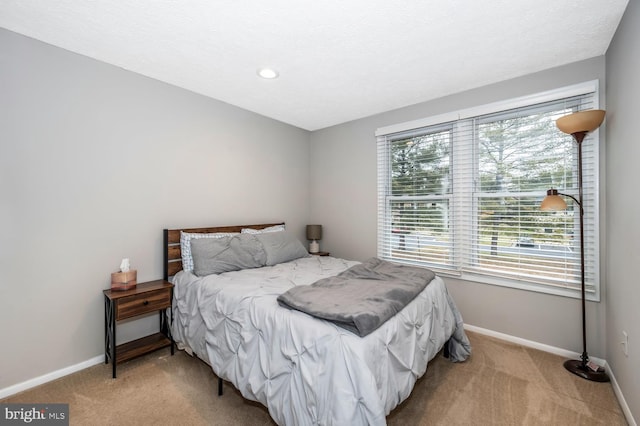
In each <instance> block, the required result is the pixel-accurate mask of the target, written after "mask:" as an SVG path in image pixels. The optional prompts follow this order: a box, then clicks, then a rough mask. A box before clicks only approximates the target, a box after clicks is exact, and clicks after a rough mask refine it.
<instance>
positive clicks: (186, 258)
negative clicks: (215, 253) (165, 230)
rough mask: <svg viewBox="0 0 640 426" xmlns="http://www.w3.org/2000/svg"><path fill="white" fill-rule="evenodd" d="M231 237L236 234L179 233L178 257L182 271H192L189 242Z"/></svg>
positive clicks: (236, 233)
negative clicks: (179, 257)
mask: <svg viewBox="0 0 640 426" xmlns="http://www.w3.org/2000/svg"><path fill="white" fill-rule="evenodd" d="M232 235H238V232H217V233H214V234H201V233H198V232H195V233H191V232H182V231H180V255H181V256H182V269H183V270H185V271H193V256H192V255H191V240H198V239H200V238H222V237H229V236H232Z"/></svg>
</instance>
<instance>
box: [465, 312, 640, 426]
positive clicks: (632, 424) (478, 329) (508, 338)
mask: <svg viewBox="0 0 640 426" xmlns="http://www.w3.org/2000/svg"><path fill="white" fill-rule="evenodd" d="M464 328H465V330H469V331H472V332H474V333H478V334H484V335H486V336H491V337H495V338H496V339H500V340H505V341H507V342H511V343H516V344H518V345H522V346H526V347H528V348H533V349H538V350H541V351H544V352H549V353H552V354H554V355H559V356H561V357H564V358H569V359H580V354H579V353H577V352H573V351H569V350H566V349H561V348H557V347H555V346H550V345H545V344H543V343H538V342H534V341H532V340H527V339H522V338H520V337H515V336H511V335H510V334H504V333H499V332H497V331H493V330H488V329H486V328H481V327H476V326H475V325H469V324H465V325H464ZM589 359H590V360H592V361H593V362H595V363H596V364H598V365H600V366H603V367H604V368H605V369H606V370H607V374H608V375H609V377H610V378H611V385H612V386H613V392H614V393H615V395H616V398H617V399H618V403H619V404H620V408H622V412H623V413H624V417H625V418H626V420H627V423H629V426H638V424H637V423H636V421H635V420H634V418H633V414H631V410H630V409H629V405H628V404H627V401H626V400H625V399H624V395H623V394H622V390H620V386H618V382H617V380H616V378H615V376H614V374H613V371H612V370H611V367H610V366H609V364H608V363H607V361H606V360H604V359H600V358H596V357H592V356H590V357H589Z"/></svg>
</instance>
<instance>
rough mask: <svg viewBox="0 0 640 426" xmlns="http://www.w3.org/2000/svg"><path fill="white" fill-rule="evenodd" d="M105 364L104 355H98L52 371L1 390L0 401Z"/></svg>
mask: <svg viewBox="0 0 640 426" xmlns="http://www.w3.org/2000/svg"><path fill="white" fill-rule="evenodd" d="M103 362H104V355H98V356H97V357H95V358H91V359H88V360H86V361H82V362H80V363H78V364H75V365H70V366H69V367H65V368H61V369H60V370H56V371H52V372H51V373H47V374H43V375H42V376H39V377H34V378H33V379H29V380H26V381H24V382H22V383H18V384H16V385H13V386H9V387H8V388H4V389H0V399H3V398H6V397H8V396H11V395H15V394H17V393H18V392H22V391H25V390H27V389H31V388H34V387H36V386H39V385H42V384H44V383H47V382H50V381H52V380H56V379H59V378H60V377H64V376H67V375H69V374H72V373H75V372H77V371H80V370H84V369H85V368H89V367H93V366H94V365H98V364H100V363H103Z"/></svg>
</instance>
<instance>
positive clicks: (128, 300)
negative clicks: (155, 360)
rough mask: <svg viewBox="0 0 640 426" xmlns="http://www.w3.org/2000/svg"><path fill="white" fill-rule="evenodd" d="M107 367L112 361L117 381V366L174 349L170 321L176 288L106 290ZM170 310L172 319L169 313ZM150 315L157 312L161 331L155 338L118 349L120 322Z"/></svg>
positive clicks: (152, 284) (151, 285) (161, 284)
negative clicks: (163, 349)
mask: <svg viewBox="0 0 640 426" xmlns="http://www.w3.org/2000/svg"><path fill="white" fill-rule="evenodd" d="M103 293H104V334H105V338H104V363H105V364H108V363H109V360H111V364H112V365H113V378H114V379H115V378H116V367H117V364H118V363H121V362H124V361H127V360H130V359H132V358H135V357H137V356H140V355H144V354H146V353H149V352H152V351H155V350H157V349H160V348H165V347H167V346H171V355H173V353H174V347H173V338H172V337H171V321H173V310H172V309H171V302H172V300H173V284H171V283H170V282H168V281H165V280H157V281H149V282H146V283H140V284H138V285H137V286H136V287H135V288H132V289H129V290H125V291H113V290H110V289H109V290H104V291H103ZM167 309H169V318H168V317H167V312H166V310H167ZM150 312H158V314H159V316H160V331H159V332H158V333H155V334H151V335H149V336H146V337H143V338H141V339H137V340H133V341H131V342H127V343H123V344H121V345H117V346H116V328H117V324H118V321H120V320H124V319H128V318H135V317H138V316H141V315H144V314H148V313H150Z"/></svg>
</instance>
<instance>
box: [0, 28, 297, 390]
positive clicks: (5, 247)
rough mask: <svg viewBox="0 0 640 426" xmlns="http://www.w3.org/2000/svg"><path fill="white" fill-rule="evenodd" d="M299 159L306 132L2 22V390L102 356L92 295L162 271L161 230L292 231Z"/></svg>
mask: <svg viewBox="0 0 640 426" xmlns="http://www.w3.org/2000/svg"><path fill="white" fill-rule="evenodd" d="M308 162H309V133H308V132H306V131H303V130H300V129H298V128H294V127H291V126H288V125H284V124H282V123H280V122H276V121H274V120H271V119H267V118H264V117H262V116H259V115H256V114H253V113H250V112H248V111H245V110H242V109H239V108H235V107H232V106H230V105H228V104H224V103H222V102H218V101H215V100H212V99H209V98H206V97H203V96H199V95H196V94H193V93H191V92H188V91H185V90H182V89H178V88H176V87H172V86H169V85H166V84H163V83H160V82H158V81H155V80H152V79H149V78H145V77H142V76H140V75H137V74H134V73H130V72H127V71H124V70H122V69H120V68H117V67H114V66H110V65H106V64H104V63H101V62H98V61H94V60H92V59H88V58H86V57H82V56H79V55H76V54H73V53H70V52H68V51H64V50H62V49H59V48H55V47H52V46H50V45H46V44H44V43H40V42H37V41H34V40H32V39H29V38H26V37H23V36H20V35H17V34H15V33H11V32H8V31H6V30H2V29H0V223H1V224H2V228H3V229H2V237H1V238H0V242H1V243H0V270H1V271H2V273H1V275H0V277H1V280H2V282H1V283H0V327H1V328H2V335H1V336H2V347H3V349H2V351H0V389H3V388H6V387H8V386H11V385H14V384H17V383H20V382H22V381H25V380H27V379H32V378H34V377H37V376H40V375H43V374H45V373H49V372H52V371H55V370H58V369H61V368H64V367H67V366H71V365H74V364H76V363H80V362H83V361H86V360H88V359H91V358H93V357H96V356H98V355H100V354H101V353H104V329H103V327H104V322H103V321H104V320H103V312H104V310H103V299H102V289H104V288H108V287H109V283H110V273H111V272H114V271H116V270H117V269H118V267H119V265H120V260H121V259H122V258H124V257H129V258H130V259H131V263H132V267H133V268H135V269H137V270H138V281H139V282H142V281H145V280H151V279H157V278H161V276H162V252H161V245H162V229H163V228H166V227H168V228H172V227H184V226H206V225H229V224H240V223H256V222H271V221H280V220H284V221H286V223H287V226H288V228H289V229H291V230H294V231H295V232H296V233H297V234H298V236H299V237H300V238H301V239H302V238H303V235H304V234H303V228H304V225H305V224H306V223H307V222H306V221H307V218H308V205H309V201H308V183H309V175H308ZM155 326H157V317H155V316H153V317H149V318H144V319H143V320H142V321H138V322H135V323H130V324H124V326H123V328H122V330H120V329H119V334H120V337H121V338H122V339H121V340H130V339H131V338H133V337H139V333H140V332H146V330H147V329H151V330H153V328H154V327H155Z"/></svg>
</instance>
